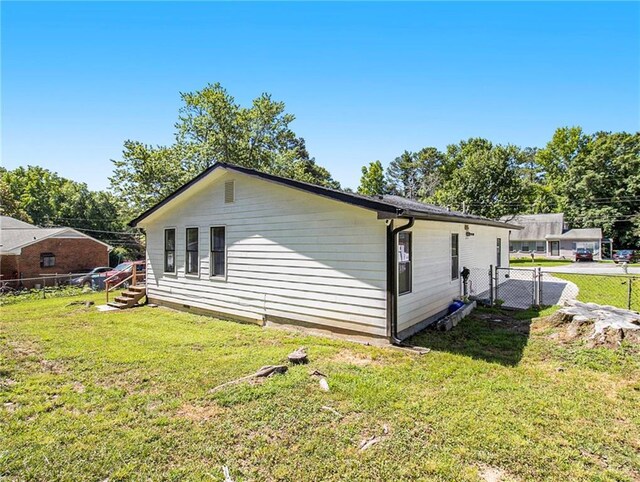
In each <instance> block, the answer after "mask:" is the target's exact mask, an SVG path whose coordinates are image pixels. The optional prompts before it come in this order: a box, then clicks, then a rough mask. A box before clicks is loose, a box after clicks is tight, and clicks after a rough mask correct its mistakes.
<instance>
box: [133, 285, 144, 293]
mask: <svg viewBox="0 0 640 482" xmlns="http://www.w3.org/2000/svg"><path fill="white" fill-rule="evenodd" d="M129 291H137V292H138V293H144V292H145V291H147V288H146V287H144V286H140V285H136V286H129Z"/></svg>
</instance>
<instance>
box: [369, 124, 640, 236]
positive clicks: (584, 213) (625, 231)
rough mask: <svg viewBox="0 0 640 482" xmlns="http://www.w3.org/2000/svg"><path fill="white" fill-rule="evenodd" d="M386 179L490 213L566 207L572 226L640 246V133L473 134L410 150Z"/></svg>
mask: <svg viewBox="0 0 640 482" xmlns="http://www.w3.org/2000/svg"><path fill="white" fill-rule="evenodd" d="M369 171H370V168H367V167H364V168H363V180H364V179H365V176H369V175H370V172H369ZM386 181H387V185H386V186H385V188H384V189H385V190H386V191H387V192H391V193H393V194H397V195H401V196H404V197H407V198H410V199H417V200H420V201H423V202H430V203H434V204H439V205H442V206H449V207H450V208H452V209H454V210H460V211H462V210H464V211H466V212H469V213H471V214H478V215H482V216H486V217H490V218H497V217H500V216H503V215H515V214H539V213H553V212H564V213H565V215H566V216H565V221H566V222H567V223H568V224H569V226H570V227H572V228H587V227H600V228H602V229H603V233H604V235H605V237H611V238H613V240H614V245H615V246H616V247H620V248H622V247H627V248H638V247H639V246H640V133H635V134H629V133H626V132H619V133H609V132H598V133H595V134H592V135H588V134H585V133H584V132H583V131H582V129H581V128H580V127H562V128H560V129H557V130H556V132H555V133H554V134H553V137H552V139H551V140H550V141H549V143H548V144H547V145H546V146H545V147H544V148H542V149H537V148H530V147H527V148H524V149H523V148H519V147H517V146H514V145H511V144H509V145H500V144H495V145H494V144H492V143H491V142H490V141H488V140H487V139H481V138H472V139H469V140H466V141H461V142H459V143H458V144H452V145H449V146H448V147H447V150H446V153H444V154H443V153H441V152H439V151H438V150H437V149H435V148H432V147H428V148H424V149H422V150H421V151H418V152H415V153H414V152H409V151H405V152H403V153H402V154H401V155H400V156H398V157H397V158H396V159H394V160H393V161H392V162H391V163H390V165H389V167H388V168H387V172H386Z"/></svg>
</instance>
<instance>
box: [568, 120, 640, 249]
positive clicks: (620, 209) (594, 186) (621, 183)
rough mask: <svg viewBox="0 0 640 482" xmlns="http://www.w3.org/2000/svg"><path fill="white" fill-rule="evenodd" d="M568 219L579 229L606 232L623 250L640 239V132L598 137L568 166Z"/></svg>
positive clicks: (601, 133) (600, 133) (635, 244)
mask: <svg viewBox="0 0 640 482" xmlns="http://www.w3.org/2000/svg"><path fill="white" fill-rule="evenodd" d="M562 184H563V186H564V188H563V192H562V196H563V204H564V206H565V207H566V209H565V213H566V219H567V221H568V222H569V224H570V225H571V227H574V228H582V227H584V228H587V227H594V226H598V227H602V229H603V232H604V235H605V236H606V237H612V238H613V239H614V241H615V244H616V245H618V246H621V247H630V248H633V247H636V246H637V244H638V241H639V236H638V234H640V133H635V134H628V133H626V132H620V133H613V134H612V133H609V132H598V133H596V134H594V135H593V136H590V138H589V139H588V141H587V142H586V143H583V145H582V146H581V147H580V149H579V151H578V152H577V153H576V155H574V156H572V159H571V162H570V163H568V165H567V167H566V169H565V173H564V176H563V182H562Z"/></svg>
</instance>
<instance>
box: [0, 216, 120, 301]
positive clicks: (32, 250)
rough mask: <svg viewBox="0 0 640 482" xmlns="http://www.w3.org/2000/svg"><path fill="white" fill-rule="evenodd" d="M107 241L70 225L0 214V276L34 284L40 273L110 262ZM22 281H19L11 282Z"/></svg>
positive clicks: (75, 270) (79, 268)
mask: <svg viewBox="0 0 640 482" xmlns="http://www.w3.org/2000/svg"><path fill="white" fill-rule="evenodd" d="M110 250H111V247H110V246H109V245H108V244H105V243H103V242H102V241H98V240H97V239H94V238H92V237H91V236H87V235H86V234H83V233H80V232H78V231H76V230H74V229H71V228H39V227H37V226H34V225H33V224H29V223H25V222H23V221H19V220H17V219H13V218H10V217H8V216H0V274H1V275H2V278H0V280H2V281H5V280H10V279H15V278H16V277H17V278H21V279H22V281H21V283H22V286H24V287H27V288H31V287H33V286H34V285H35V284H42V281H41V280H29V279H28V278H37V277H40V276H47V275H54V274H62V273H76V272H78V271H79V270H88V269H91V268H94V267H96V266H105V265H106V266H108V264H109V251H110ZM12 284H14V285H16V286H17V285H19V284H20V283H15V282H14V283H12Z"/></svg>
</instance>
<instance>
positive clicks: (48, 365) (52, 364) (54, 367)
mask: <svg viewBox="0 0 640 482" xmlns="http://www.w3.org/2000/svg"><path fill="white" fill-rule="evenodd" d="M40 366H41V367H42V369H43V370H44V371H45V372H49V373H53V374H54V375H60V374H61V373H63V372H64V365H63V364H62V363H61V362H59V361H56V360H40Z"/></svg>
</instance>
